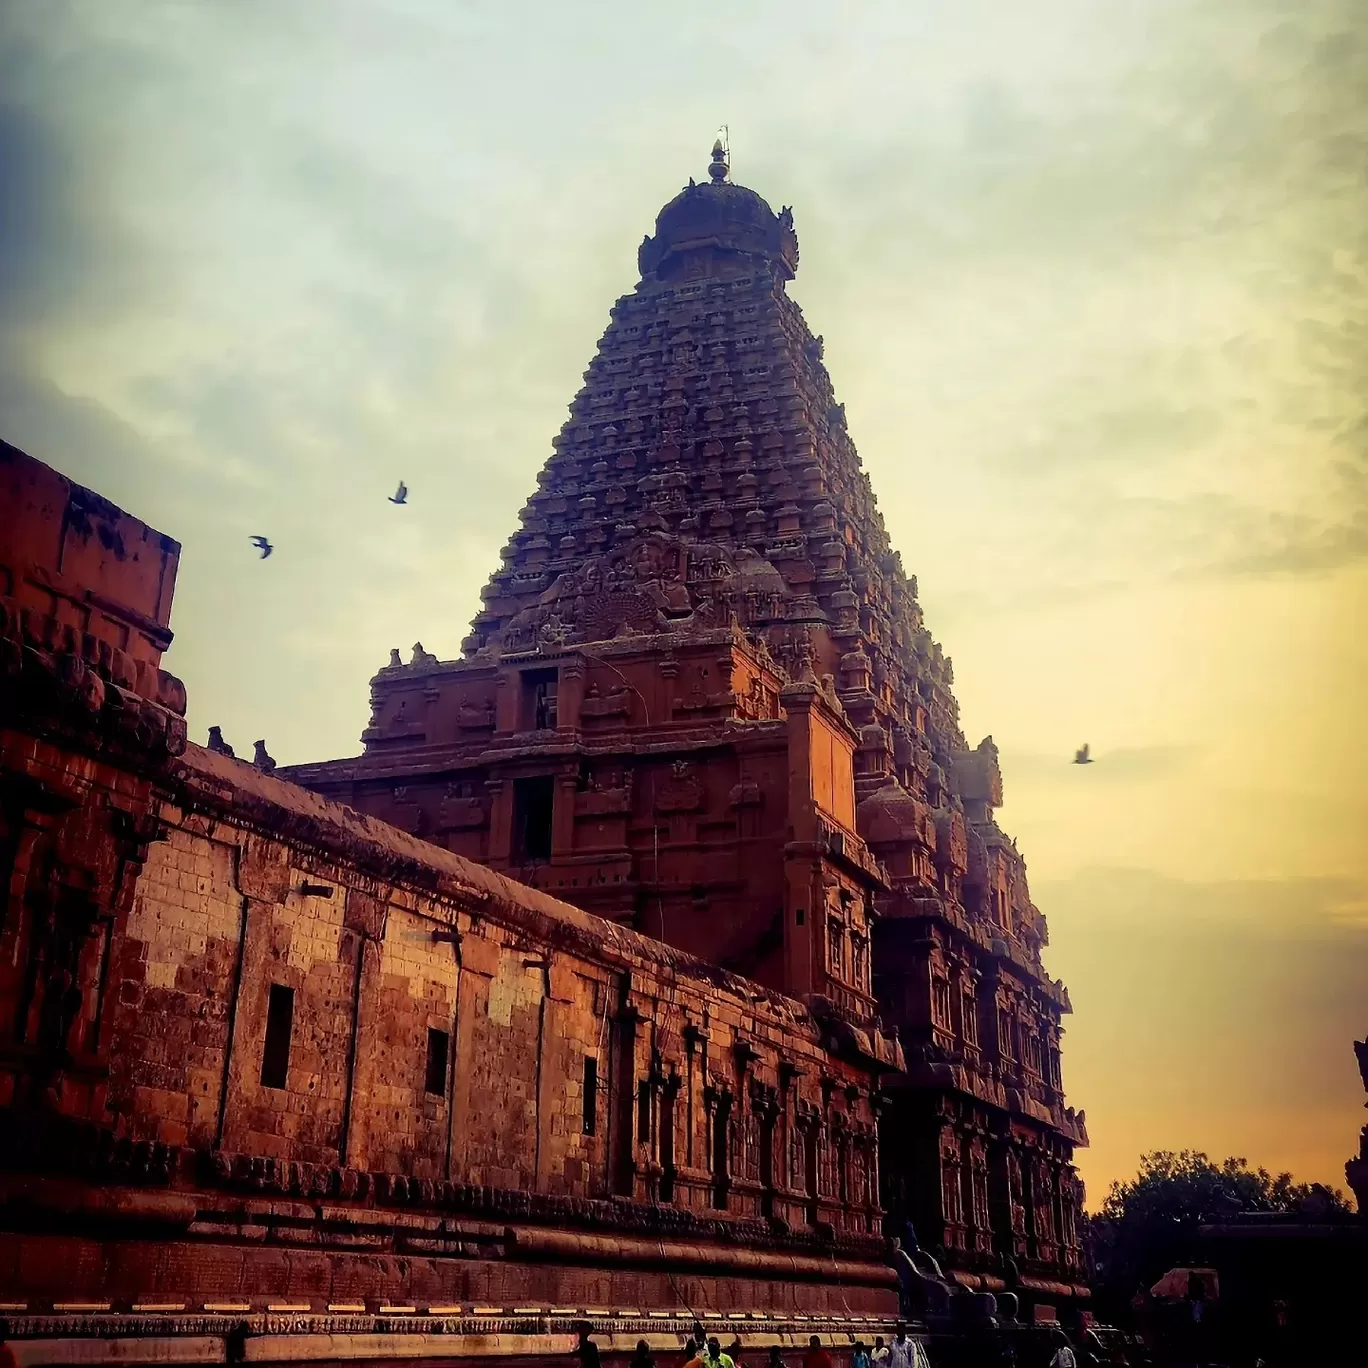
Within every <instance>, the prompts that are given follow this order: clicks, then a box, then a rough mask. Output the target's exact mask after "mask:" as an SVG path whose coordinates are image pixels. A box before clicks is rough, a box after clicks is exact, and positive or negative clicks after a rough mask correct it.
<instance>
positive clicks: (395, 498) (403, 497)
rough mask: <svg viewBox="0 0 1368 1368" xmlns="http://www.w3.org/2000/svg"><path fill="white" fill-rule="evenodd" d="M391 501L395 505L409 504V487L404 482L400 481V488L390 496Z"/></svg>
mask: <svg viewBox="0 0 1368 1368" xmlns="http://www.w3.org/2000/svg"><path fill="white" fill-rule="evenodd" d="M389 501H390V503H393V504H401V503H408V485H406V484H405V483H404V482H403V480H400V481H399V488H398V489H396V490H395V491H394V493H393V494H391V495H390V496H389Z"/></svg>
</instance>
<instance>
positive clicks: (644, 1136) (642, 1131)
mask: <svg viewBox="0 0 1368 1368" xmlns="http://www.w3.org/2000/svg"><path fill="white" fill-rule="evenodd" d="M650 1138H651V1084H650V1081H649V1080H648V1079H645V1078H643V1079H642V1080H641V1083H640V1085H639V1086H638V1087H637V1141H638V1143H640V1144H643V1145H644V1144H646V1143H648V1142H649V1141H650Z"/></svg>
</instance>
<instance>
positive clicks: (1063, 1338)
mask: <svg viewBox="0 0 1368 1368" xmlns="http://www.w3.org/2000/svg"><path fill="white" fill-rule="evenodd" d="M1050 1346H1051V1348H1052V1349H1053V1350H1054V1353H1053V1354H1052V1355H1051V1358H1050V1368H1078V1359H1077V1357H1076V1356H1075V1354H1074V1351H1073V1345H1072V1344H1070V1343H1069V1337H1068V1336H1067V1335H1066V1334H1065V1333H1064V1332H1063V1331H1062V1330H1056V1331H1055V1332H1054V1333H1053V1334H1052V1335H1051V1336H1050Z"/></svg>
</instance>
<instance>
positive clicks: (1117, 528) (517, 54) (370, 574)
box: [0, 0, 1368, 1201]
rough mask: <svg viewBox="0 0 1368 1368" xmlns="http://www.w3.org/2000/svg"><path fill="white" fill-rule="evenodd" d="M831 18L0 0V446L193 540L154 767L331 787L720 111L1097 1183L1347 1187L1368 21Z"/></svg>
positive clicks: (493, 553)
mask: <svg viewBox="0 0 1368 1368" xmlns="http://www.w3.org/2000/svg"><path fill="white" fill-rule="evenodd" d="M842 8H843V7H839V6H833V5H831V4H829V3H822V2H821V0H782V3H780V2H779V0H776V2H775V3H768V2H766V3H761V2H760V0H752V2H751V3H745V2H744V0H732V3H728V4H723V3H717V2H716V0H695V3H693V4H690V5H687V6H679V5H667V4H664V3H655V0H631V2H630V3H628V0H582V3H580V4H578V5H566V4H563V3H552V0H540V3H533V0H497V2H496V0H487V2H486V0H480V2H479V3H476V2H475V0H466V2H465V3H462V2H461V0H330V3H328V4H319V3H315V0H232V2H231V3H229V0H5V3H4V4H0V159H2V161H0V183H2V184H3V186H4V195H3V197H0V433H2V434H3V435H4V436H5V437H6V438H7V439H8V440H10V441H12V442H15V443H17V444H19V445H21V446H23V447H25V448H26V449H28V450H29V451H31V452H32V453H33V454H34V455H37V456H39V457H41V458H43V459H44V460H46V461H48V462H49V463H50V464H52V465H54V466H56V467H57V468H59V469H60V470H62V471H64V472H66V473H68V474H70V475H72V476H73V477H75V478H77V479H79V480H81V481H83V482H85V483H88V484H91V485H94V486H95V487H96V488H98V489H99V490H101V491H102V492H104V493H105V494H107V495H109V496H110V497H112V498H114V499H115V500H117V501H118V502H119V503H121V504H123V505H124V506H125V507H127V508H128V509H129V510H130V511H132V512H133V513H135V514H136V515H138V516H139V517H141V518H144V519H146V520H147V521H149V522H151V523H152V524H154V525H155V526H156V527H158V528H159V529H161V530H164V531H166V532H168V533H170V534H171V535H173V536H175V537H176V538H178V539H179V540H180V541H181V542H182V543H183V545H184V553H183V558H182V562H181V577H180V585H179V590H178V594H177V600H176V613H175V620H174V623H173V625H174V627H175V629H176V633H177V640H176V644H175V646H174V647H173V648H172V652H171V655H170V657H169V660H168V664H169V666H170V668H172V669H173V670H175V671H176V672H177V673H179V674H180V675H181V676H182V677H183V678H184V679H185V680H186V682H187V684H188V686H189V689H190V699H191V704H190V714H191V722H192V726H193V728H194V729H195V732H196V734H198V735H199V736H201V737H202V736H203V733H204V730H205V728H206V727H207V726H208V724H210V723H215V722H216V723H219V724H221V725H222V726H223V727H224V730H225V733H226V734H227V736H228V737H229V739H230V740H232V741H234V742H235V743H236V744H238V745H239V746H241V747H245V748H250V744H251V741H252V740H253V739H255V738H256V737H258V736H264V737H266V738H267V740H268V742H269V744H270V748H271V750H272V751H273V753H274V754H275V755H276V756H277V757H278V758H279V759H281V760H285V761H294V760H306V759H317V758H323V757H328V756H334V755H342V754H351V753H355V751H356V750H357V749H358V743H357V737H358V734H359V732H360V730H361V728H362V727H363V726H364V725H365V721H366V717H367V712H368V709H367V687H366V681H367V680H368V678H369V676H370V675H371V674H372V673H373V671H374V670H375V668H376V667H378V666H379V665H381V664H382V663H384V661H385V659H386V658H387V655H388V650H389V648H390V647H391V646H403V647H405V648H407V647H408V646H409V645H410V644H411V643H412V642H413V641H415V640H421V641H423V643H424V644H425V645H426V646H427V647H428V648H429V649H430V650H433V651H435V652H437V653H438V654H439V655H442V656H450V655H454V654H456V653H457V651H458V648H459V643H460V639H461V637H462V636H463V635H464V632H465V630H466V625H467V623H468V621H469V619H470V617H471V616H472V615H473V613H474V611H475V609H476V607H477V594H478V590H479V586H480V584H481V583H482V582H483V580H484V578H485V576H486V575H487V573H488V572H489V571H490V569H491V568H492V567H493V566H494V564H495V563H496V561H497V558H498V550H499V547H500V546H501V545H502V543H503V542H504V540H505V539H506V538H507V536H508V535H509V533H510V532H511V531H512V530H513V528H514V526H515V523H516V515H517V510H518V508H519V506H520V505H521V503H522V501H523V500H524V498H525V497H526V495H527V494H528V493H529V492H530V491H531V489H532V488H533V485H534V479H535V473H536V471H537V469H538V467H539V466H540V465H541V463H542V462H543V461H544V459H545V458H546V457H547V455H548V454H549V452H550V441H551V438H552V436H553V435H554V434H555V432H556V430H557V429H558V427H559V426H560V423H561V422H562V421H563V418H564V415H565V409H566V406H567V404H568V402H569V400H570V398H571V397H572V395H573V394H574V392H575V390H576V389H577V388H578V385H579V383H580V375H581V372H582V371H583V369H584V367H585V366H586V365H587V363H588V361H589V359H590V357H591V355H592V353H593V348H594V345H595V343H596V341H597V338H598V336H599V334H600V332H601V331H602V329H603V327H604V325H605V323H606V321H607V310H608V307H609V305H610V304H611V303H612V301H613V299H614V298H615V297H616V296H617V295H619V294H621V293H623V292H625V291H627V290H629V289H630V288H631V287H632V285H633V284H634V282H635V250H636V245H637V244H638V243H639V242H640V240H641V237H642V235H643V233H645V232H647V231H648V230H649V229H650V228H651V225H652V222H653V219H654V216H655V213H656V211H657V209H658V208H659V207H660V205H661V204H662V203H664V201H665V200H666V199H668V198H669V197H670V196H672V195H673V194H674V193H675V192H676V191H677V190H678V189H679V187H680V186H681V185H682V184H683V183H684V182H685V181H686V180H687V178H688V177H689V176H690V175H694V176H699V175H701V174H702V172H703V169H704V166H705V164H706V161H707V151H708V148H709V146H710V145H711V142H712V138H713V136H714V133H715V131H716V129H717V127H718V125H720V124H723V123H726V124H727V125H729V127H730V131H731V144H732V149H733V167H734V173H735V178H736V179H737V180H739V181H741V182H742V183H744V184H748V185H751V186H753V187H754V188H756V189H758V190H759V191H760V192H761V193H762V194H764V195H765V196H766V197H767V198H768V199H769V200H770V202H771V203H773V204H775V205H778V204H781V203H783V204H792V205H794V210H795V218H796V223H797V228H798V232H799V236H800V239H801V241H802V252H803V261H802V269H801V272H800V274H799V277H798V280H797V281H796V282H795V284H794V286H793V292H794V294H795V296H796V297H797V298H798V299H799V301H800V302H801V303H802V305H803V307H804V309H805V311H806V312H807V315H808V318H809V321H810V322H811V324H812V326H813V328H814V330H815V331H817V332H820V333H822V334H824V336H825V338H826V344H827V345H826V358H827V362H828V365H829V366H830V368H831V370H832V373H833V376H834V378H835V381H836V385H837V389H838V392H839V394H840V396H841V398H842V399H843V400H844V401H845V403H846V407H847V412H848V414H849V419H850V426H851V431H852V433H853V435H854V437H855V439H856V441H857V443H858V444H859V447H860V450H861V453H862V455H863V457H864V460H865V462H866V465H867V466H868V468H869V471H870V474H871V477H872V478H873V481H874V484H875V488H876V490H877V491H878V494H879V497H880V503H881V507H882V508H883V510H884V513H885V516H886V518H887V520H888V523H889V526H890V530H891V532H892V534H893V537H894V540H895V543H896V544H897V545H898V546H899V547H900V549H901V550H902V552H903V558H904V561H905V563H906V564H907V565H908V566H909V568H910V569H912V570H914V571H915V572H916V573H917V574H918V577H919V579H920V583H921V589H922V597H923V600H924V602H925V604H926V608H927V614H928V619H929V621H930V624H931V625H932V627H933V629H934V630H935V632H936V633H937V635H938V636H939V638H940V639H941V640H942V641H943V642H944V644H945V646H946V649H947V651H948V652H949V653H950V654H951V655H952V656H953V658H954V660H955V664H956V678H957V689H958V692H959V695H960V698H961V701H962V703H963V708H964V720H965V727H966V730H967V731H968V732H969V734H970V737H971V740H977V739H978V737H980V736H982V735H983V734H985V733H991V734H992V735H993V736H994V737H995V739H996V740H997V742H998V744H999V746H1000V747H1001V749H1002V752H1003V759H1004V767H1005V771H1006V786H1007V806H1006V809H1005V812H1004V814H1003V821H1004V825H1006V826H1007V827H1008V829H1009V830H1011V831H1013V832H1014V833H1015V834H1016V835H1017V836H1018V837H1019V838H1020V841H1021V845H1022V848H1023V850H1024V851H1025V852H1026V854H1027V856H1028V859H1029V860H1030V867H1031V872H1032V877H1033V881H1034V882H1033V886H1034V888H1035V891H1036V897H1037V901H1038V902H1039V903H1040V904H1041V906H1042V907H1043V908H1044V909H1045V911H1046V912H1047V913H1048V914H1049V916H1050V920H1051V930H1052V943H1051V946H1050V949H1049V951H1048V955H1049V964H1050V967H1051V969H1052V971H1053V972H1055V973H1059V974H1063V975H1064V976H1065V977H1066V979H1067V980H1068V981H1069V982H1070V984H1071V986H1072V994H1073V1001H1074V1005H1075V1016H1074V1017H1073V1018H1072V1019H1071V1020H1070V1022H1069V1028H1070V1029H1069V1035H1068V1039H1067V1042H1066V1056H1065V1081H1066V1084H1067V1086H1068V1088H1069V1091H1070V1093H1071V1095H1072V1098H1073V1100H1074V1101H1075V1103H1076V1104H1077V1105H1080V1106H1083V1107H1085V1108H1086V1109H1087V1112H1088V1118H1089V1126H1090V1129H1091V1131H1092V1135H1093V1141H1094V1143H1093V1147H1092V1149H1091V1150H1090V1151H1089V1152H1087V1153H1085V1154H1084V1155H1082V1156H1081V1166H1082V1169H1083V1172H1084V1176H1085V1178H1087V1180H1088V1182H1089V1184H1090V1188H1091V1195H1092V1199H1093V1200H1094V1201H1096V1200H1098V1199H1099V1198H1100V1197H1101V1196H1102V1195H1103V1193H1104V1191H1105V1187H1106V1184H1107V1183H1108V1182H1109V1181H1110V1180H1111V1179H1113V1178H1114V1177H1117V1176H1121V1175H1125V1174H1127V1173H1129V1172H1131V1171H1132V1170H1133V1169H1134V1166H1135V1162H1136V1159H1137V1158H1138V1156H1139V1154H1140V1153H1141V1152H1142V1151H1143V1150H1146V1149H1150V1148H1155V1147H1182V1146H1193V1147H1200V1148H1205V1149H1208V1150H1209V1151H1211V1152H1213V1153H1219V1154H1222V1155H1224V1154H1227V1153H1235V1154H1240V1155H1245V1156H1247V1157H1248V1158H1249V1159H1250V1160H1251V1161H1254V1162H1258V1163H1263V1164H1267V1165H1269V1166H1270V1167H1279V1168H1281V1167H1288V1168H1291V1169H1292V1170H1293V1171H1294V1172H1295V1173H1297V1174H1298V1175H1299V1176H1301V1177H1303V1178H1306V1179H1319V1180H1323V1181H1329V1182H1333V1183H1336V1184H1339V1185H1342V1184H1343V1169H1342V1165H1343V1162H1344V1160H1345V1158H1347V1157H1348V1155H1349V1154H1350V1153H1351V1152H1352V1151H1353V1150H1354V1149H1355V1148H1356V1138H1357V1130H1358V1127H1359V1125H1360V1124H1361V1122H1362V1120H1363V1117H1362V1112H1361V1110H1360V1103H1361V1102H1362V1094H1361V1090H1360V1088H1359V1084H1358V1079H1357V1076H1356V1071H1355V1068H1354V1062H1353V1055H1352V1051H1351V1049H1350V1041H1351V1039H1352V1038H1353V1037H1354V1036H1355V1035H1356V1034H1362V1033H1363V1032H1364V1030H1365V1029H1368V839H1365V832H1368V797H1366V796H1365V787H1364V772H1365V768H1366V767H1368V766H1366V764H1365V762H1368V720H1366V719H1365V713H1366V712H1368V709H1366V708H1365V704H1366V703H1368V639H1366V634H1365V630H1364V624H1365V622H1368V382H1365V372H1366V371H1368V180H1366V179H1365V177H1366V176H1368V102H1365V101H1364V100H1363V99H1362V91H1364V90H1366V89H1368V10H1365V8H1364V6H1363V5H1362V3H1361V0H1131V2H1130V3H1127V4H1124V5H1114V4H1098V3H1097V2H1096V0H1023V2H1022V3H1019V4H1015V5H1004V4H1002V3H1000V0H991V2H984V3H979V2H977V0H962V2H961V3H959V4H956V5H944V4H932V3H930V0H888V3H882V2H879V0H864V2H863V3H856V4H855V5H853V6H850V7H848V10H847V12H848V14H849V16H850V17H849V18H845V19H842V18H841V17H838V16H839V15H840V14H841V13H842ZM401 477H402V478H404V479H405V480H407V482H408V483H409V485H410V487H411V489H412V491H413V494H412V498H413V503H412V505H411V506H410V507H409V508H408V509H406V510H404V511H402V512H400V511H398V510H395V509H393V508H392V507H391V506H390V505H389V504H387V503H386V502H385V496H386V495H387V494H388V493H390V492H391V491H392V489H393V487H394V485H395V483H396V481H397V480H398V479H399V478H401ZM256 532H262V533H265V534H267V535H269V536H270V537H271V539H272V540H273V541H274V542H275V543H276V545H277V547H278V550H277V553H276V555H275V556H274V557H272V559H271V560H270V562H269V563H266V564H262V563H260V562H258V561H256V560H255V559H254V557H253V553H252V551H251V549H250V547H249V546H248V544H247V538H248V537H249V536H250V535H251V534H253V533H256ZM1084 740H1087V741H1090V742H1091V743H1092V745H1093V748H1094V751H1095V752H1096V754H1097V756H1098V763H1097V764H1096V765H1094V766H1092V767H1091V768H1090V769H1075V768H1073V767H1071V766H1069V765H1068V764H1067V759H1068V757H1069V756H1070V755H1071V754H1072V751H1073V748H1074V747H1075V746H1076V745H1078V744H1080V743H1081V742H1082V741H1084Z"/></svg>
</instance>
